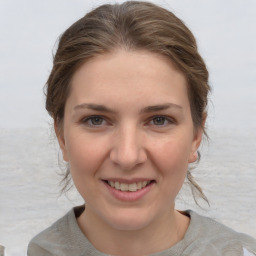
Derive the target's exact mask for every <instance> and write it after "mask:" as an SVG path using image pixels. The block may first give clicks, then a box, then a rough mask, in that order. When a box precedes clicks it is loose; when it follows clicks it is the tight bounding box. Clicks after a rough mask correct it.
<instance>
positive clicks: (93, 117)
mask: <svg viewBox="0 0 256 256" xmlns="http://www.w3.org/2000/svg"><path fill="white" fill-rule="evenodd" d="M97 118H98V119H100V120H102V121H106V119H105V117H104V116H89V117H86V118H84V119H82V123H83V124H85V125H87V126H89V127H101V126H102V123H101V124H98V125H97V124H96V125H95V124H92V120H95V119H97ZM157 118H161V119H162V120H163V121H164V122H165V121H167V122H168V124H163V125H155V124H152V125H154V126H156V127H157V126H158V127H165V126H167V125H170V124H175V123H176V122H175V120H174V119H173V118H170V117H168V116H163V115H156V116H153V117H151V118H150V119H149V121H154V120H156V119H157ZM89 121H90V122H91V124H88V122H89Z"/></svg>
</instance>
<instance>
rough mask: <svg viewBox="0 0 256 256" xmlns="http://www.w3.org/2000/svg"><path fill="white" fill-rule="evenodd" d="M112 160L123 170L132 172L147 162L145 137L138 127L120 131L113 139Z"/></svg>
mask: <svg viewBox="0 0 256 256" xmlns="http://www.w3.org/2000/svg"><path fill="white" fill-rule="evenodd" d="M110 159H111V160H112V161H113V162H114V163H115V164H117V165H119V168H120V169H122V170H132V169H133V168H135V167H136V166H137V165H139V164H142V163H144V162H145V161H146V160H147V153H146V150H145V148H144V146H143V136H142V134H141V133H140V131H138V130H137V129H136V127H131V126H130V127H129V126H126V127H124V128H123V129H119V131H118V132H117V134H115V138H114V139H113V144H112V149H111V152H110Z"/></svg>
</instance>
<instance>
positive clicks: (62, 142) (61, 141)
mask: <svg viewBox="0 0 256 256" xmlns="http://www.w3.org/2000/svg"><path fill="white" fill-rule="evenodd" d="M54 130H55V134H56V137H57V139H58V142H59V145H60V149H61V151H62V156H63V160H64V161H66V162H68V154H67V149H66V143H65V138H64V132H63V128H62V127H60V124H57V122H56V121H54Z"/></svg>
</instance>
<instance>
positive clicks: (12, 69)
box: [0, 0, 256, 256]
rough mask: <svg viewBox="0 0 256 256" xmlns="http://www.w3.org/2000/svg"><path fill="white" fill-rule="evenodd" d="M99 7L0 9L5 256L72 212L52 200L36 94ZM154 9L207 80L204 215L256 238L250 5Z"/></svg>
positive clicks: (63, 0)
mask: <svg viewBox="0 0 256 256" xmlns="http://www.w3.org/2000/svg"><path fill="white" fill-rule="evenodd" d="M106 2H107V1H103V0H100V1H96V0H89V1H88V0H83V1H82V0H43V1H35V0H0V243H4V245H5V246H6V247H7V249H8V250H7V251H8V256H20V255H25V254H26V253H25V252H26V246H27V243H28V241H29V240H30V239H31V238H32V236H34V235H35V234H37V233H38V232H39V231H41V230H42V229H44V228H46V227H47V226H49V225H50V224H51V223H52V222H53V221H55V220H56V219H57V218H58V217H60V216H62V215H63V214H64V213H65V212H66V211H67V210H68V209H70V207H71V206H72V205H74V204H76V202H75V201H74V202H72V200H71V201H69V200H67V198H65V197H61V198H58V196H57V194H58V192H59V190H60V188H59V186H58V185H57V184H58V180H59V177H58V176H57V174H56V172H58V170H59V168H58V164H57V158H58V146H56V145H55V144H54V143H53V144H50V143H49V140H51V136H49V134H50V126H49V124H51V120H50V118H49V117H48V115H47V113H46V111H45V109H44V100H45V98H44V94H43V87H44V84H45V82H46V80H47V77H48V75H49V73H50V71H51V67H52V53H53V52H54V49H55V48H56V44H57V38H58V37H59V35H60V34H61V33H63V32H64V30H65V29H67V27H68V26H70V25H71V24H72V23H73V22H75V21H76V20H77V19H78V18H80V17H82V16H83V15H84V14H85V13H86V12H88V11H89V10H91V9H92V8H93V7H96V6H98V5H100V4H101V3H106ZM109 2H111V3H113V1H109ZM116 2H123V1H116ZM152 2H154V3H157V4H160V5H161V6H163V7H165V8H168V9H170V10H171V11H173V12H174V13H175V14H176V15H177V16H178V17H179V18H181V19H182V20H183V21H184V22H185V23H186V24H187V26H188V27H189V28H190V29H191V30H192V32H193V33H194V35H195V37H196V38H197V41H198V46H199V51H200V53H201V55H202V57H203V58H204V59H205V62H206V64H207V66H208V69H209V72H210V85H211V86H212V88H213V89H212V93H211V95H210V103H209V113H208V121H207V126H208V131H209V135H210V138H211V141H210V143H209V150H208V151H207V150H205V152H203V153H204V154H203V158H202V162H201V163H200V168H199V169H198V177H197V180H198V181H199V184H200V185H202V186H203V189H204V191H205V192H206V195H207V197H208V198H209V200H210V202H211V208H210V209H209V210H208V211H207V212H206V213H205V214H207V215H210V216H211V217H215V218H216V219H217V220H220V221H222V222H224V223H225V224H227V225H228V226H230V227H232V228H235V229H236V230H238V231H241V232H246V233H248V234H250V235H253V236H255V235H256V233H255V232H256V231H255V230H256V223H255V217H254V215H255V211H256V199H255V198H256V187H255V180H256V47H255V46H256V29H255V27H256V1H255V0H243V1H242V0H239V1H238V0H225V1H223V0H207V1H206V0H159V1H157V0H153V1H152ZM46 131H49V134H47V133H48V132H46ZM206 144H207V143H206ZM75 197H76V196H75ZM78 201H79V199H78ZM189 207H190V205H189ZM186 208H187V205H186ZM192 208H193V206H192Z"/></svg>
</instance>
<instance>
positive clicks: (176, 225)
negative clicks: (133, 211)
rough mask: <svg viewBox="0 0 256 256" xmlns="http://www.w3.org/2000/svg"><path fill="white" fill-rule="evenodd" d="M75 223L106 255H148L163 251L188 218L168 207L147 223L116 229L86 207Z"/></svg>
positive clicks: (174, 240)
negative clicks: (142, 226)
mask: <svg viewBox="0 0 256 256" xmlns="http://www.w3.org/2000/svg"><path fill="white" fill-rule="evenodd" d="M78 225H79V226H80V228H81V230H82V232H83V233H84V234H85V236H86V237H87V239H88V240H89V241H90V242H91V243H92V244H93V246H94V247H95V248H96V249H97V250H99V251H101V252H104V253H107V254H110V255H121V256H128V255H134V256H137V255H138V256H139V255H148V254H152V253H155V252H159V251H163V250H165V249H168V248H170V247H172V246H173V245H174V244H176V243H177V242H179V241H180V240H181V239H182V238H183V237H184V235H185V232H186V230H187V228H188V225H189V218H188V217H187V216H185V215H183V214H181V213H180V212H178V211H176V210H174V209H170V211H168V212H166V213H164V214H163V215H162V216H160V217H159V218H158V219H157V220H156V221H154V222H153V223H151V224H150V225H149V226H147V227H145V228H143V229H139V230H118V229H115V228H113V227H111V226H110V225H108V224H107V223H105V222H104V221H102V220H100V219H99V218H97V216H95V215H94V214H91V212H90V211H89V210H88V209H86V210H85V211H84V212H83V214H82V215H81V216H80V217H79V218H78Z"/></svg>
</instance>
